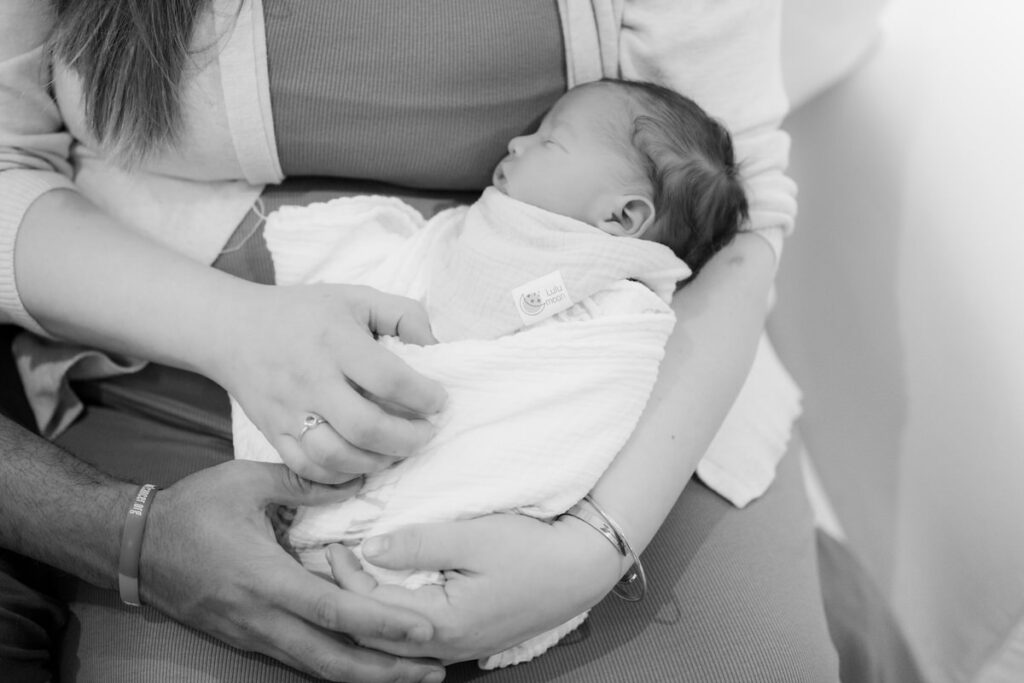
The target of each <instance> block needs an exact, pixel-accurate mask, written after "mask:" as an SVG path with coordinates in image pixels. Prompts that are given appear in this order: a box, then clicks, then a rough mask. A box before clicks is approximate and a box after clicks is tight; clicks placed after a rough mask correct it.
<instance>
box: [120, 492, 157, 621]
mask: <svg viewBox="0 0 1024 683" xmlns="http://www.w3.org/2000/svg"><path fill="white" fill-rule="evenodd" d="M154 498H156V484H146V485H145V486H143V487H141V488H140V489H139V491H138V493H136V494H135V500H133V501H132V506H131V507H130V508H128V514H127V515H126V516H125V520H124V531H122V532H121V558H120V561H119V562H118V565H117V588H118V592H119V593H120V595H121V601H122V602H123V603H124V604H126V605H132V606H133V607H138V606H139V605H141V604H142V601H141V599H140V598H139V558H140V557H141V555H142V534H143V532H144V531H145V530H146V518H148V517H149V508H150V507H152V505H153V499H154Z"/></svg>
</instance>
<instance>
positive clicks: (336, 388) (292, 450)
mask: <svg viewBox="0 0 1024 683" xmlns="http://www.w3.org/2000/svg"><path fill="white" fill-rule="evenodd" d="M232 313H233V315H236V316H237V318H235V319H234V320H232V321H230V323H229V325H230V326H229V327H227V330H228V331H227V333H226V342H227V343H225V344H223V353H222V354H221V355H220V356H219V357H217V358H216V362H215V363H214V364H213V367H211V368H210V374H211V375H212V376H213V377H214V379H216V380H217V381H218V382H220V383H221V384H222V386H224V387H225V388H226V389H227V390H228V391H229V392H230V393H231V394H232V395H233V396H234V397H235V398H236V399H237V400H238V402H239V403H240V404H241V405H242V407H243V408H244V410H245V413H246V415H248V417H249V419H251V420H252V421H253V422H254V423H255V424H256V426H257V427H259V428H260V430H261V431H262V432H263V434H264V435H265V436H266V437H267V439H268V440H269V441H270V443H271V444H272V445H273V446H274V448H276V449H277V451H278V453H280V455H281V458H282V459H283V461H284V462H285V464H287V465H288V466H289V467H291V468H292V469H293V470H294V471H295V472H297V473H298V474H299V475H301V476H302V477H305V478H307V479H312V480H314V481H320V482H328V483H333V482H340V481H345V480H346V479H347V478H349V476H350V475H352V474H362V473H366V472H374V471H377V470H380V469H383V468H385V467H387V466H388V465H390V464H391V463H392V462H394V460H395V459H396V458H402V457H405V456H407V455H409V454H410V453H412V452H413V451H414V450H416V449H417V448H418V447H420V446H421V445H423V444H424V443H425V442H426V441H427V440H429V439H430V437H431V436H432V435H433V431H434V430H433V427H432V426H431V424H430V423H429V422H428V421H427V420H426V419H424V418H425V417H426V416H429V415H432V414H434V413H436V412H437V411H439V410H440V409H441V407H442V406H443V405H444V401H445V398H446V395H445V392H444V389H442V388H441V386H440V385H439V384H438V383H437V382H434V381H433V380H429V379H427V378H425V377H423V376H421V375H419V374H418V373H416V372H415V371H413V370H412V369H411V368H410V367H409V366H408V365H406V364H405V363H404V362H402V361H401V360H400V359H398V358H397V357H395V356H394V355H393V354H392V353H390V352H388V351H386V350H385V349H384V348H382V347H381V346H380V344H378V343H377V341H376V339H375V337H376V336H379V335H391V336H397V337H399V338H400V339H402V340H403V341H405V342H408V343H413V344H423V345H425V344H432V343H434V342H435V341H436V340H435V339H434V337H433V335H432V334H431V332H430V324H429V322H428V321H427V316H426V312H425V311H424V309H423V307H422V306H421V305H420V304H419V303H417V302H415V301H413V300H411V299H407V298H404V297H399V296H393V295H390V294H384V293H382V292H379V291H377V290H374V289H371V288H369V287H360V286H349V285H299V286H290V287H265V286H253V287H251V288H249V289H247V290H246V294H245V295H244V297H243V300H242V301H238V302H237V303H236V304H235V305H234V306H233V310H232ZM310 414H315V415H320V416H322V417H323V418H324V419H325V420H326V423H324V424H320V425H318V426H315V427H314V428H312V429H310V430H308V431H307V432H305V433H304V434H303V432H302V427H303V421H304V419H305V418H306V416H307V415H310Z"/></svg>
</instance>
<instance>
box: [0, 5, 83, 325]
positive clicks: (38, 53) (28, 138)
mask: <svg viewBox="0 0 1024 683" xmlns="http://www.w3.org/2000/svg"><path fill="white" fill-rule="evenodd" d="M51 6H52V3H49V2H41V1H40V0H7V1H6V2H4V3H3V4H2V5H0V322H13V323H16V324H18V325H21V326H22V327H25V328H27V329H31V330H35V331H37V332H41V331H42V330H41V328H40V327H39V325H38V324H37V323H36V322H35V321H34V320H33V319H32V317H31V316H30V315H29V314H28V312H27V311H26V310H25V308H24V306H23V305H22V303H21V299H20V297H19V296H18V286H17V282H16V281H15V277H14V245H15V242H16V241H17V237H18V228H19V226H20V225H21V221H22V217H23V216H24V214H25V212H26V211H27V210H28V208H29V207H30V206H31V205H32V203H33V202H34V201H35V200H36V199H38V198H39V196H40V195H42V194H43V193H45V192H48V191H50V190H52V189H55V188H70V187H73V185H72V182H71V173H72V171H71V163H70V161H69V158H68V156H69V152H70V147H71V136H70V135H69V134H68V133H67V132H66V131H65V130H64V129H63V123H62V120H61V116H60V112H59V111H58V108H57V104H56V102H54V100H53V97H52V96H51V93H50V88H49V82H50V60H49V50H48V48H47V44H46V43H47V39H48V36H49V34H50V31H51V29H52V27H53V10H52V8H51Z"/></svg>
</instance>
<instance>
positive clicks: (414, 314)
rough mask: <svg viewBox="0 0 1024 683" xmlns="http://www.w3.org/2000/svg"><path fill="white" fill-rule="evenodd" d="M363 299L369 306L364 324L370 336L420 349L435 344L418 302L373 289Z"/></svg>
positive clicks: (424, 312) (425, 312) (423, 310)
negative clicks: (397, 340) (415, 345)
mask: <svg viewBox="0 0 1024 683" xmlns="http://www.w3.org/2000/svg"><path fill="white" fill-rule="evenodd" d="M365 296H366V300H367V303H368V304H369V308H368V309H367V310H368V318H367V321H366V322H367V326H368V327H369V328H370V330H371V331H373V333H374V334H377V335H388V336H391V337H398V338H399V339H401V340H402V341H404V342H405V343H407V344H419V345H420V346H428V345H430V344H436V343H437V339H436V338H435V337H434V333H433V332H432V331H431V329H430V320H429V319H428V318H427V311H426V309H424V308H423V305H422V304H420V303H419V302H418V301H414V300H413V299H408V298H406V297H403V296H396V295H394V294H386V293H384V292H381V291H379V290H375V289H368V290H367V291H366V292H365Z"/></svg>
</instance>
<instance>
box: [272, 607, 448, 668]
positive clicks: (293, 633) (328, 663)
mask: <svg viewBox="0 0 1024 683" xmlns="http://www.w3.org/2000/svg"><path fill="white" fill-rule="evenodd" d="M273 642H274V643H276V645H274V646H270V647H268V648H267V649H268V652H266V654H269V655H270V656H272V657H274V658H275V659H278V660H280V661H282V662H284V663H285V664H288V665H290V666H292V667H295V668H297V669H300V670H303V671H307V672H309V673H311V674H313V675H314V676H317V677H319V678H323V679H326V680H328V681H360V683H378V682H379V683H391V682H392V681H408V682H409V683H413V682H416V683H419V682H421V681H424V682H426V681H429V682H430V683H440V681H442V680H443V679H444V668H443V667H441V666H440V665H438V664H436V663H431V662H427V661H423V660H419V661H417V660H413V659H403V658H400V657H395V656H392V655H389V654H385V653H383V652H378V651H376V650H368V649H366V648H363V647H360V646H358V645H355V644H352V643H350V642H347V641H346V639H344V638H341V637H338V636H335V635H332V634H329V633H325V632H323V631H321V630H319V629H317V628H314V627H311V626H309V625H308V624H303V623H301V622H284V621H283V620H282V623H281V624H280V627H279V628H276V630H275V633H274V638H273Z"/></svg>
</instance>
